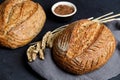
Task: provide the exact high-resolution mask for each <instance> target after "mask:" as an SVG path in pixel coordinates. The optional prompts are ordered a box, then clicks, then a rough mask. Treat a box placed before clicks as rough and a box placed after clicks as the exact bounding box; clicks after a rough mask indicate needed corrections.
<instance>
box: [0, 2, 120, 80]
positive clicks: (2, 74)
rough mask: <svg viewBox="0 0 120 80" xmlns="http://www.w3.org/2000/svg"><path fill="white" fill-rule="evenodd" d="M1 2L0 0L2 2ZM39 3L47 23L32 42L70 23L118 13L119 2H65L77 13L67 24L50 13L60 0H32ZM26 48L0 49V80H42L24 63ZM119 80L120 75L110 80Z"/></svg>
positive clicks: (119, 8) (119, 9)
mask: <svg viewBox="0 0 120 80" xmlns="http://www.w3.org/2000/svg"><path fill="white" fill-rule="evenodd" d="M2 1H3V0H0V2H2ZM34 1H35V2H39V3H40V4H41V5H42V6H43V8H44V9H45V11H46V13H47V21H46V24H45V26H44V28H43V30H42V32H41V33H40V34H39V35H38V36H37V37H36V38H35V39H34V40H33V41H32V42H34V41H38V40H40V39H41V38H42V36H43V35H44V34H45V32H46V31H48V30H53V29H55V28H56V27H59V26H61V25H64V24H68V23H70V22H72V21H75V20H78V19H82V18H89V17H91V16H94V17H98V16H101V15H103V14H105V13H108V12H111V11H114V12H115V13H119V12H120V0H66V1H70V2H73V3H74V4H75V5H76V6H77V8H78V12H77V14H76V15H75V16H74V17H73V19H72V20H70V21H68V22H58V21H56V20H54V17H53V16H52V15H51V13H50V8H51V6H52V5H53V4H54V3H55V2H58V1H61V0H34ZM27 48H28V45H27V46H24V47H22V48H18V49H15V50H11V49H7V48H2V47H0V80H43V79H42V78H41V77H40V76H39V75H38V74H36V73H35V72H34V71H32V69H31V68H30V67H29V66H28V64H27V63H26V62H27V60H26V50H27ZM110 80H120V75H118V76H116V77H114V78H112V79H110Z"/></svg>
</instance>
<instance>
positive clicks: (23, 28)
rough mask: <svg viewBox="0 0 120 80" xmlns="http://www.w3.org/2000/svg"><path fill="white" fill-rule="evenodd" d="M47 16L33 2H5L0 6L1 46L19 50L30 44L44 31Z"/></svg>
mask: <svg viewBox="0 0 120 80" xmlns="http://www.w3.org/2000/svg"><path fill="white" fill-rule="evenodd" d="M45 19H46V15H45V12H44V10H43V9H42V7H41V6H40V5H39V4H38V3H35V2H33V1H31V0H5V1H4V2H3V3H2V4H1V5H0V44H2V45H3V46H6V47H10V48H18V47H21V46H24V45H26V44H27V43H28V42H30V41H31V40H32V39H33V38H34V37H35V36H36V35H37V34H38V33H39V32H40V31H41V29H42V27H43V25H44V23H45Z"/></svg>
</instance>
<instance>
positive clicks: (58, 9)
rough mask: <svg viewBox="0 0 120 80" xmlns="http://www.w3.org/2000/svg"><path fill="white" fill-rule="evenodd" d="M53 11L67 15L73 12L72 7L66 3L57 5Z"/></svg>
mask: <svg viewBox="0 0 120 80" xmlns="http://www.w3.org/2000/svg"><path fill="white" fill-rule="evenodd" d="M54 12H55V13H56V14H59V15H67V14H71V13H73V12H74V8H73V7H71V6H68V5H59V6H57V7H56V8H55V10H54Z"/></svg>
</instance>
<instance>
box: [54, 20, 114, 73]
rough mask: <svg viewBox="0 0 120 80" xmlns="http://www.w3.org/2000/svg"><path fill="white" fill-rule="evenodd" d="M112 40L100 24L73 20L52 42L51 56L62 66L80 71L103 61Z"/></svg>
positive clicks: (99, 64)
mask: <svg viewBox="0 0 120 80" xmlns="http://www.w3.org/2000/svg"><path fill="white" fill-rule="evenodd" d="M115 46H116V42H115V38H114V36H113V34H112V32H111V31H110V30H109V29H108V28H107V27H106V26H105V25H104V24H100V23H97V22H93V21H89V20H80V21H76V22H74V23H72V24H70V25H68V27H67V28H66V29H65V30H64V31H63V32H61V34H60V35H58V36H57V38H56V39H55V41H54V44H53V58H54V60H55V62H56V63H57V64H58V65H59V66H60V67H61V68H62V69H64V70H66V71H68V72H70V73H73V74H84V73H86V72H90V71H93V70H95V69H98V68H100V67H101V66H102V65H104V64H105V63H106V62H107V61H108V59H109V58H110V57H111V56H112V54H113V52H114V50H115Z"/></svg>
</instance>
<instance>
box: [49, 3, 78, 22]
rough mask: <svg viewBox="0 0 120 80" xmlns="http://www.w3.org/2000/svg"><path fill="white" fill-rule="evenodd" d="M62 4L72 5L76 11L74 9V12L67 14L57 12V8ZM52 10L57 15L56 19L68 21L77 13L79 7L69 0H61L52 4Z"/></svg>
mask: <svg viewBox="0 0 120 80" xmlns="http://www.w3.org/2000/svg"><path fill="white" fill-rule="evenodd" d="M60 5H66V6H69V7H72V8H73V9H74V11H73V12H72V13H70V14H65V15H60V14H57V13H56V12H55V9H56V8H57V7H58V6H60ZM51 11H52V13H53V14H54V16H56V19H57V20H60V21H67V20H69V19H71V18H72V17H73V16H74V15H75V13H76V12H77V8H76V6H75V5H74V4H73V3H71V2H68V1H60V2H57V3H55V4H54V5H53V6H52V8H51Z"/></svg>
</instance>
